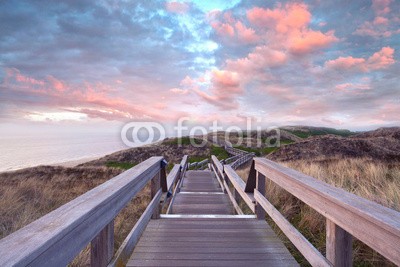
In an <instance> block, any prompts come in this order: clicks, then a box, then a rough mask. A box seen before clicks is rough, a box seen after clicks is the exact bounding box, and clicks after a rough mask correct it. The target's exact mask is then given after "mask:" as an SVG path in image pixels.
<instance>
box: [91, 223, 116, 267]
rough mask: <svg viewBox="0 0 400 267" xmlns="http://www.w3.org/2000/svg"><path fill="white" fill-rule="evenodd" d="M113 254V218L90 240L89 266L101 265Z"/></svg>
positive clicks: (107, 261)
mask: <svg viewBox="0 0 400 267" xmlns="http://www.w3.org/2000/svg"><path fill="white" fill-rule="evenodd" d="M113 255H114V220H112V221H111V222H110V223H109V224H107V226H106V227H104V228H103V230H101V231H100V233H99V234H98V235H97V236H96V237H95V238H94V239H93V240H92V242H91V246H90V266H93V267H103V266H107V264H108V263H109V262H110V261H111V259H112V257H113Z"/></svg>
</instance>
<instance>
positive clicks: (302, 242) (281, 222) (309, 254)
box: [254, 189, 332, 266]
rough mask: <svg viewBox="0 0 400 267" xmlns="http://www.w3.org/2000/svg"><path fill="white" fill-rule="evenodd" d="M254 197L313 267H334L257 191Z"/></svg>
mask: <svg viewBox="0 0 400 267" xmlns="http://www.w3.org/2000/svg"><path fill="white" fill-rule="evenodd" d="M254 197H255V199H256V201H257V202H258V203H260V205H261V206H262V207H263V209H264V210H265V211H266V212H267V213H268V215H269V216H270V217H271V218H272V220H273V221H274V222H275V223H276V224H277V225H278V226H279V228H280V229H281V230H282V232H283V233H284V234H285V235H286V236H287V237H288V238H289V240H290V241H291V242H292V244H293V245H295V247H296V248H297V249H298V250H299V251H300V253H301V254H303V256H304V257H305V258H306V259H307V261H308V262H309V263H310V264H311V265H312V266H332V264H331V263H330V262H329V261H328V260H327V259H326V258H325V257H324V256H323V255H322V254H321V252H319V251H318V250H317V249H316V248H315V247H314V246H313V245H312V244H311V243H310V242H309V241H308V240H307V239H306V238H305V237H304V236H303V235H302V234H301V233H300V232H299V231H298V230H297V229H296V228H295V227H294V226H293V225H292V224H290V222H289V221H287V220H286V218H285V217H284V216H283V215H282V214H281V213H280V212H279V211H278V210H277V209H276V208H275V207H274V206H273V205H272V204H271V203H270V202H269V201H268V200H267V199H266V198H265V197H264V196H263V195H262V194H261V193H260V192H259V191H258V190H257V189H256V190H254Z"/></svg>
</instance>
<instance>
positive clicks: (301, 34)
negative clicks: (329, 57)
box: [247, 3, 338, 55]
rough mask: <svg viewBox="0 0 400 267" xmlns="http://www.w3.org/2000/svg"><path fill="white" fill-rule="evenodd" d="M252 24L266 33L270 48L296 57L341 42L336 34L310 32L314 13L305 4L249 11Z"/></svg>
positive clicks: (290, 4)
mask: <svg viewBox="0 0 400 267" xmlns="http://www.w3.org/2000/svg"><path fill="white" fill-rule="evenodd" d="M247 18H248V20H249V21H250V23H251V24H252V25H254V26H256V27H257V29H258V30H259V31H260V32H262V33H264V35H265V36H266V39H267V41H268V42H269V44H270V46H273V47H276V48H278V47H280V48H281V49H282V47H283V48H286V50H288V51H289V52H291V53H292V54H295V55H305V54H308V53H311V52H313V51H316V50H319V49H322V48H325V47H328V46H329V45H330V44H332V43H334V42H336V41H338V39H337V38H336V37H335V34H334V31H328V32H327V33H322V32H320V31H314V30H311V29H310V28H309V27H308V26H309V24H310V22H311V13H310V11H309V10H308V6H307V5H305V4H302V3H288V4H286V5H284V6H282V5H278V6H277V7H276V8H274V9H264V8H259V7H256V8H253V9H250V10H249V11H247Z"/></svg>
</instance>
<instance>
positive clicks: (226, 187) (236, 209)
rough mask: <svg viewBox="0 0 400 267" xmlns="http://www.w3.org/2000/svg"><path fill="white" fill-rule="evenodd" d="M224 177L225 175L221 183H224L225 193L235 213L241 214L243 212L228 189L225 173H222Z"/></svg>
mask: <svg viewBox="0 0 400 267" xmlns="http://www.w3.org/2000/svg"><path fill="white" fill-rule="evenodd" d="M224 177H225V179H223V184H224V187H225V190H226V193H227V194H228V196H229V199H230V200H231V203H232V205H233V208H234V209H235V211H236V213H237V214H239V215H243V214H244V213H243V211H242V209H241V208H240V207H239V204H238V203H237V202H236V199H235V197H234V195H233V194H232V192H231V190H230V189H229V186H228V184H227V183H226V180H227V179H228V177H227V175H226V174H224Z"/></svg>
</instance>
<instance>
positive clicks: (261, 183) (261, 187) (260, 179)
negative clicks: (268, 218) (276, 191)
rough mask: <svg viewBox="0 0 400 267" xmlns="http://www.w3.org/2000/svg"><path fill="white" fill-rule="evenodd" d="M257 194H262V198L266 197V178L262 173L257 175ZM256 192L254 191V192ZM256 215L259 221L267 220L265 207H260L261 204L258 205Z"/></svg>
mask: <svg viewBox="0 0 400 267" xmlns="http://www.w3.org/2000/svg"><path fill="white" fill-rule="evenodd" d="M256 189H257V192H258V193H260V194H261V195H262V196H265V176H264V174H262V173H259V172H258V173H257V184H256ZM253 192H254V190H253ZM255 209H256V212H255V213H256V215H257V219H259V220H265V210H264V209H263V207H261V206H260V203H258V202H257V203H256V207H255Z"/></svg>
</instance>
